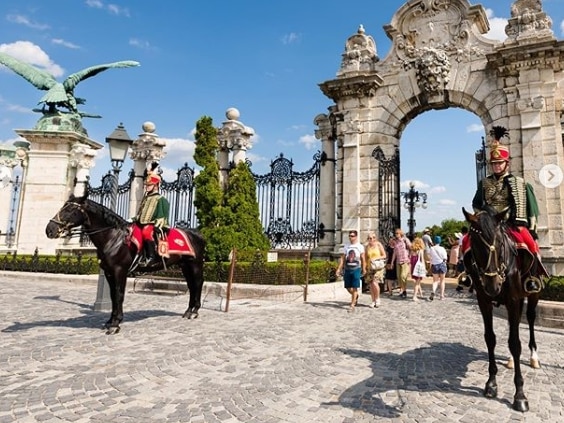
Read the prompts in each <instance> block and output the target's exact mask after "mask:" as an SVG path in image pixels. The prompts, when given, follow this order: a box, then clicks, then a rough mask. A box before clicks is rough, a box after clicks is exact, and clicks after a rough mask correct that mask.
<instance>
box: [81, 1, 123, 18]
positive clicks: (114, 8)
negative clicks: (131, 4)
mask: <svg viewBox="0 0 564 423" xmlns="http://www.w3.org/2000/svg"><path fill="white" fill-rule="evenodd" d="M86 5H87V6H88V7H91V8H93V9H104V10H107V11H108V12H109V13H111V14H112V15H117V16H120V15H123V16H127V17H129V16H130V14H129V9H126V8H124V7H120V6H118V5H117V4H113V3H108V4H106V3H104V2H103V1H101V0H86Z"/></svg>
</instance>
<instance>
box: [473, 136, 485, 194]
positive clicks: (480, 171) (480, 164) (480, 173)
mask: <svg viewBox="0 0 564 423" xmlns="http://www.w3.org/2000/svg"><path fill="white" fill-rule="evenodd" d="M475 157H476V186H478V184H479V183H480V181H481V180H482V179H484V178H485V177H486V173H487V158H486V143H485V141H484V137H482V147H480V149H479V150H477V151H476V153H475Z"/></svg>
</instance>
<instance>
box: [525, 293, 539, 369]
mask: <svg viewBox="0 0 564 423" xmlns="http://www.w3.org/2000/svg"><path fill="white" fill-rule="evenodd" d="M538 302H539V294H532V295H529V297H528V298H527V322H528V323H529V351H531V358H530V360H529V364H530V365H531V367H532V368H533V369H540V362H539V357H538V355H537V342H536V340H535V319H536V317H537V304H538Z"/></svg>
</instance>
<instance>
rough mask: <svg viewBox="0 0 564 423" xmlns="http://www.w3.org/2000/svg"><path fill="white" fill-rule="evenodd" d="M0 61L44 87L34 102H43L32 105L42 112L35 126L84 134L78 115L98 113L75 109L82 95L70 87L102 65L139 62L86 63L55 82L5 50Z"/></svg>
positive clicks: (36, 85)
mask: <svg viewBox="0 0 564 423" xmlns="http://www.w3.org/2000/svg"><path fill="white" fill-rule="evenodd" d="M0 64H2V65H4V66H6V67H7V68H9V69H11V70H12V71H14V72H15V73H17V74H18V75H20V76H22V77H23V78H24V79H26V80H27V81H29V82H31V83H32V84H33V85H34V86H35V87H36V88H38V89H40V90H44V91H47V93H45V95H44V96H43V97H41V99H40V100H39V103H38V104H43V107H42V108H41V109H33V111H35V112H39V113H42V114H43V117H42V118H41V119H40V120H39V122H38V123H37V125H36V127H35V129H38V130H48V129H53V128H54V127H56V129H59V130H78V131H79V132H82V133H85V134H86V131H85V130H84V128H83V127H82V124H81V118H83V117H89V118H99V117H100V116H99V115H91V114H88V113H84V112H81V111H79V110H78V105H79V104H84V103H86V100H85V99H83V98H80V97H75V95H74V89H75V88H76V86H77V85H78V84H79V82H81V81H83V80H85V79H88V78H91V77H93V76H95V75H98V74H99V73H100V72H103V71H105V70H106V69H111V68H129V67H134V66H139V62H135V61H132V60H125V61H121V62H114V63H106V64H102V65H96V66H90V67H88V68H86V69H83V70H81V71H78V72H75V73H73V74H71V75H69V76H68V77H67V78H66V79H65V80H64V81H63V82H58V81H57V80H56V79H55V77H53V75H51V74H50V73H48V72H47V71H45V70H43V69H38V68H36V67H34V66H32V65H30V64H29V63H25V62H22V61H20V60H18V59H15V58H14V57H12V56H10V55H8V54H6V53H2V52H0Z"/></svg>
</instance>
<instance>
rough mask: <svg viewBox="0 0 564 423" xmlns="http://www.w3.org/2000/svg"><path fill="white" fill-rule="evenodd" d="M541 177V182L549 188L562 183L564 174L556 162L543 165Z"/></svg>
mask: <svg viewBox="0 0 564 423" xmlns="http://www.w3.org/2000/svg"><path fill="white" fill-rule="evenodd" d="M539 179H540V182H541V184H543V185H544V186H545V187H547V188H556V187H557V186H559V185H560V184H561V183H562V179H564V174H563V173H562V169H560V166H558V165H555V164H548V165H546V166H543V167H542V169H541V170H540V172H539Z"/></svg>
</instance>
